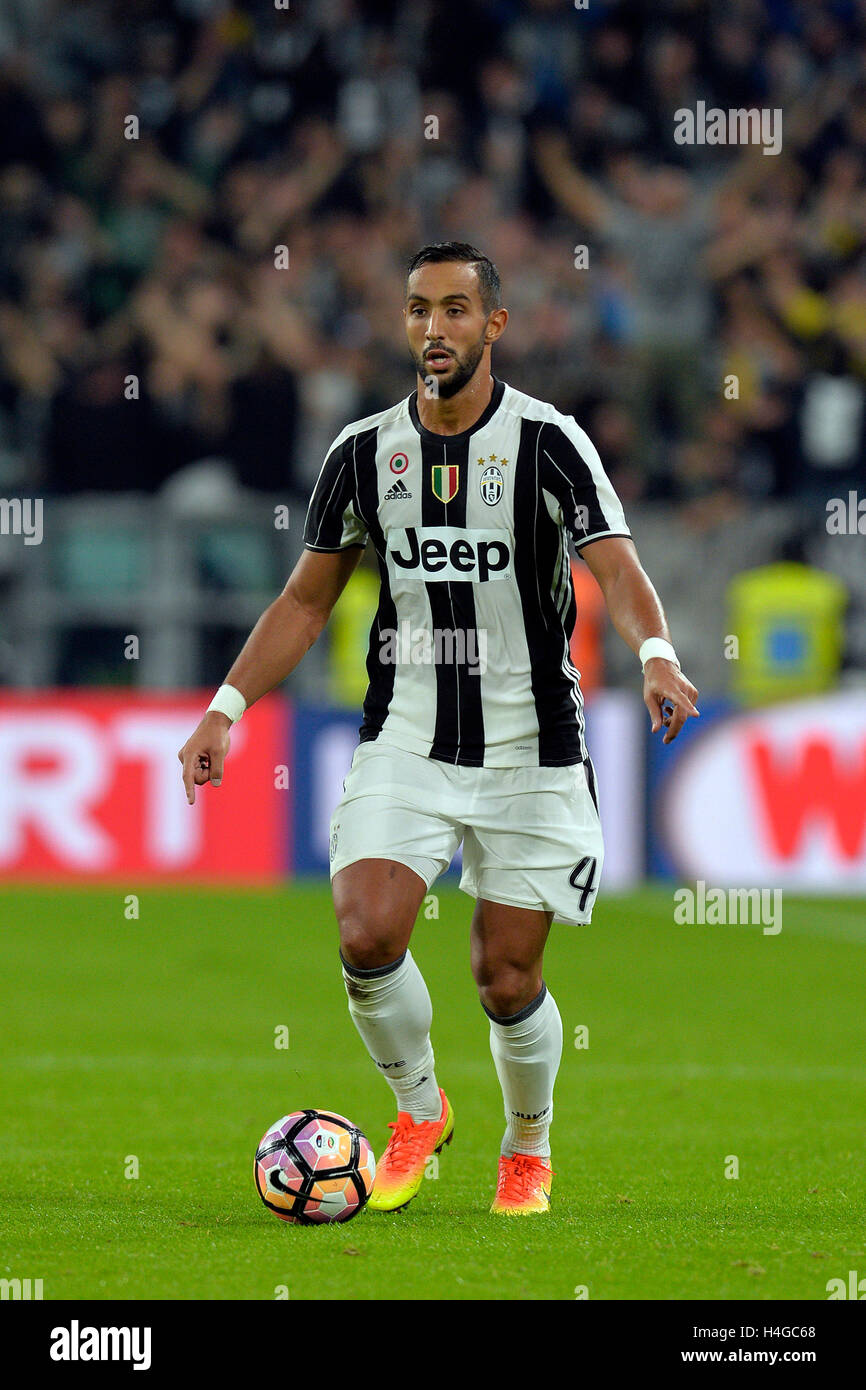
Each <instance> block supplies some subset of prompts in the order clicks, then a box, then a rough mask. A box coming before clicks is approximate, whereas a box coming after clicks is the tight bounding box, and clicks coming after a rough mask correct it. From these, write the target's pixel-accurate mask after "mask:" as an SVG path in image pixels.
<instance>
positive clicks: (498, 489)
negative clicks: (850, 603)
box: [479, 464, 504, 507]
mask: <svg viewBox="0 0 866 1390" xmlns="http://www.w3.org/2000/svg"><path fill="white" fill-rule="evenodd" d="M503 486H504V483H503V480H502V474H501V473H500V471H499V469H498V468H497V467H496V465H495V464H491V465H490V467H489V468H485V470H484V472H483V473H482V474H481V478H480V480H479V488H480V491H481V496H482V498H483V500H484V501H485V502H486V503H487V505H488V507H493V506H495V505H496V503H497V502H498V501H499V499H500V497H501V496H502V488H503Z"/></svg>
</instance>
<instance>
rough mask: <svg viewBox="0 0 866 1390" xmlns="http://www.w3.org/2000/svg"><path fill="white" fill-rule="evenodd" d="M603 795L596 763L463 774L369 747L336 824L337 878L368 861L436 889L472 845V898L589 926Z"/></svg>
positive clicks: (466, 868)
mask: <svg viewBox="0 0 866 1390" xmlns="http://www.w3.org/2000/svg"><path fill="white" fill-rule="evenodd" d="M594 790H595V775H594V773H593V770H592V764H591V763H588V764H586V765H585V764H583V763H576V764H574V765H573V766H571V767H514V768H511V767H507V768H501V767H456V766H454V765H453V764H451V763H443V762H438V761H437V760H436V759H435V758H426V757H424V756H423V755H421V754H419V753H409V752H407V751H405V750H404V749H402V748H394V747H391V746H385V745H382V744H379V743H377V742H375V741H373V740H371V741H370V742H368V743H361V744H359V745H358V747H357V748H356V749H355V754H354V757H353V758H352V766H351V769H350V771H349V774H348V776H347V777H346V780H345V781H344V783H343V791H344V795H343V797H342V799H341V801H340V802H339V805H338V806H337V808H336V810H335V811H334V814H333V816H332V818H331V845H330V858H331V878H333V877H334V875H335V874H336V873H339V871H340V869H345V868H346V866H347V865H348V864H353V863H355V861H356V860H358V859H395V860H397V861H398V862H399V863H401V864H406V865H408V867H409V868H410V869H414V871H415V873H417V874H418V875H419V876H420V877H421V878H422V879H423V880H424V882H425V884H426V886H427V888H429V887H430V885H431V884H432V883H433V882H434V881H435V880H436V879H437V878H438V877H439V875H440V874H441V873H444V872H445V870H446V869H447V868H448V865H449V864H450V863H451V860H452V859H453V857H454V854H455V852H456V850H457V847H458V845H459V844H460V842H461V840H462V842H463V873H462V876H461V879H460V887H461V888H462V890H463V892H464V893H468V894H469V895H470V896H471V897H473V898H485V899H487V900H488V901H490V902H495V903H507V904H509V905H512V906H515V907H526V908H531V909H533V910H535V911H538V910H546V911H548V912H552V913H553V915H554V918H555V920H556V921H557V922H569V923H573V924H574V925H582V924H584V923H586V922H589V921H590V920H591V918H592V907H593V903H594V902H595V895H596V893H597V891H598V884H599V879H600V877H601V868H602V863H603V860H604V844H603V841H602V834H601V822H600V820H599V816H598V810H597V806H596V801H595V796H594Z"/></svg>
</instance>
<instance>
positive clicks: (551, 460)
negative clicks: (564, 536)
mask: <svg viewBox="0 0 866 1390" xmlns="http://www.w3.org/2000/svg"><path fill="white" fill-rule="evenodd" d="M539 453H540V471H541V484H542V489H543V492H544V496H545V502H546V504H547V509H548V511H549V513H550V515H551V516H552V517H553V519H554V521H556V522H557V523H558V524H559V525H561V526H564V527H565V528H566V530H567V531H568V533H569V535H570V536H571V538H572V540H573V541H574V544H575V546H576V547H577V549H578V550H580V549H581V547H582V546H584V545H588V544H589V542H590V541H595V540H600V539H601V538H602V537H603V536H631V531H630V530H629V528H628V525H627V523H626V519H625V513H624V512H623V509H622V504H621V502H620V500H619V498H618V497H617V495H616V492H615V491H614V489H613V485H612V484H611V481H610V479H609V478H608V476H607V474H606V473H605V471H604V468H603V467H602V462H601V459H600V458H599V456H598V450H597V449H596V447H595V445H594V444H593V442H592V440H591V439H590V437H589V435H588V434H586V432H585V431H584V430H582V429H581V428H580V426H579V425H578V424H577V422H576V421H575V420H574V419H573V418H572V417H571V416H570V415H563V416H560V417H559V419H558V420H557V421H556V422H555V423H552V422H547V423H545V425H544V427H543V428H542V431H541V438H540V440H539Z"/></svg>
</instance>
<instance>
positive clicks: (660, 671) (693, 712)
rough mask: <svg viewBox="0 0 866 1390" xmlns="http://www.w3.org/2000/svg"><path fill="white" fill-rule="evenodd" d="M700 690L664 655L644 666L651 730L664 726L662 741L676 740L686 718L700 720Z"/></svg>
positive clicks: (644, 682)
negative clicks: (696, 701)
mask: <svg viewBox="0 0 866 1390" xmlns="http://www.w3.org/2000/svg"><path fill="white" fill-rule="evenodd" d="M697 698H698V692H697V689H696V688H695V686H693V685H692V683H691V681H690V680H688V678H687V677H686V676H684V675H683V673H682V671H681V670H680V669H679V667H678V666H675V665H674V663H673V662H672V661H667V660H665V658H664V657H663V656H651V657H650V659H649V661H648V662H647V664H646V666H645V667H644V677H643V702H644V704H645V705H646V707H647V709H648V710H649V712H650V719H651V720H652V726H653V727H652V731H653V733H654V734H655V733H658V731H659V729H661V728H662V727H664V729H665V736H664V738H663V739H662V742H663V743H673V741H674V739H675V738H676V736H677V734H678V733H679V731H680V729H681V728H682V727H683V725H684V724H685V722H686V720H687V719H700V717H701V712H700V710H699V709H698V708H697V706H696V705H695V703H694V702H695V700H696V699H697Z"/></svg>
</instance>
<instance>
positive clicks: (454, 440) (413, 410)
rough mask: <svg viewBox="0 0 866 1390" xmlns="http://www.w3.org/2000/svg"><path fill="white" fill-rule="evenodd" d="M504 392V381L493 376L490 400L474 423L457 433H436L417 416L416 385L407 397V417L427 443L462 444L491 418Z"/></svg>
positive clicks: (500, 402)
mask: <svg viewBox="0 0 866 1390" xmlns="http://www.w3.org/2000/svg"><path fill="white" fill-rule="evenodd" d="M490 375H491V376H493V373H492V372H491V373H490ZM504 394H505V382H504V381H500V380H499V379H498V377H495V376H494V377H493V391H492V393H491V396H490V400H489V401H488V402H487V405H486V406H485V408H484V411H483V413H482V414H481V415H479V417H478V419H477V420H476V421H475V424H474V425H470V426H469V428H468V429H467V430H461V431H460V433H459V434H437V433H436V431H435V430H428V429H427V428H426V426H425V425H422V424H421V421H420V419H419V417H418V389H417V387H416V389H415V390H414V391H413V392H412V394H411V396H410V397H409V418H410V419H411V421H412V424H413V425H414V426H415V428H416V430H417V431H418V433H419V434H420V436H421V438H422V439H426V440H427V441H428V442H429V443H432V444H462V443H463V442H464V441H465V440H467V439H468V438H469V436H470V435H472V434H477V432H478V431H479V430H480V429H483V428H484V426H485V425H486V424H487V422H488V421H489V420H490V419H492V417H493V416H494V415H495V414H496V412H497V410H498V409H499V407H500V405H501V404H502V397H503V396H504Z"/></svg>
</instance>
